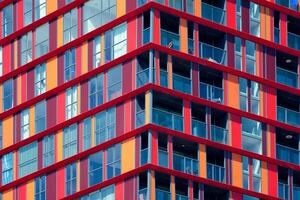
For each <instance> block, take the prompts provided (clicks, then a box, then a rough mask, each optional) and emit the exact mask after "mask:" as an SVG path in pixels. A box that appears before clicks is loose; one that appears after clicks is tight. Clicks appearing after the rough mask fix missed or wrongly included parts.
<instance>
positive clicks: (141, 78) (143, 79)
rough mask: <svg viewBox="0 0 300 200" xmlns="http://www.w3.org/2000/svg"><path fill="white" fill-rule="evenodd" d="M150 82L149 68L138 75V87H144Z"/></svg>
mask: <svg viewBox="0 0 300 200" xmlns="http://www.w3.org/2000/svg"><path fill="white" fill-rule="evenodd" d="M148 82H149V68H147V69H144V70H142V71H139V72H138V73H136V86H137V87H138V88H139V87H142V86H143V85H145V84H147V83H148Z"/></svg>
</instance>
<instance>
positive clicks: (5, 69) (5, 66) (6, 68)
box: [1, 15, 11, 75]
mask: <svg viewBox="0 0 300 200" xmlns="http://www.w3.org/2000/svg"><path fill="white" fill-rule="evenodd" d="M1 16H2V15H1ZM10 46H11V43H8V44H6V45H4V46H3V47H2V51H3V55H5V57H4V56H3V58H5V59H3V75H4V74H7V73H8V72H10V71H11V70H10V67H11V52H10Z"/></svg>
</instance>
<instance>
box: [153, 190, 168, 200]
mask: <svg viewBox="0 0 300 200" xmlns="http://www.w3.org/2000/svg"><path fill="white" fill-rule="evenodd" d="M155 193H156V194H155V196H156V198H155V199H159V200H171V193H170V192H168V191H165V190H160V189H156V190H155Z"/></svg>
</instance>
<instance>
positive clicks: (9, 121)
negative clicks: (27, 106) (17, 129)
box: [2, 116, 14, 148]
mask: <svg viewBox="0 0 300 200" xmlns="http://www.w3.org/2000/svg"><path fill="white" fill-rule="evenodd" d="M2 126H3V138H2V139H3V148H5V147H8V146H10V145H12V144H13V130H14V129H13V126H14V118H13V116H10V117H8V118H5V119H4V120H3V122H2Z"/></svg>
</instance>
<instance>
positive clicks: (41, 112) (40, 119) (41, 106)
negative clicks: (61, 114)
mask: <svg viewBox="0 0 300 200" xmlns="http://www.w3.org/2000/svg"><path fill="white" fill-rule="evenodd" d="M45 129H46V101H42V102H40V103H38V104H36V105H35V133H39V132H41V131H43V130H45Z"/></svg>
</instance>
